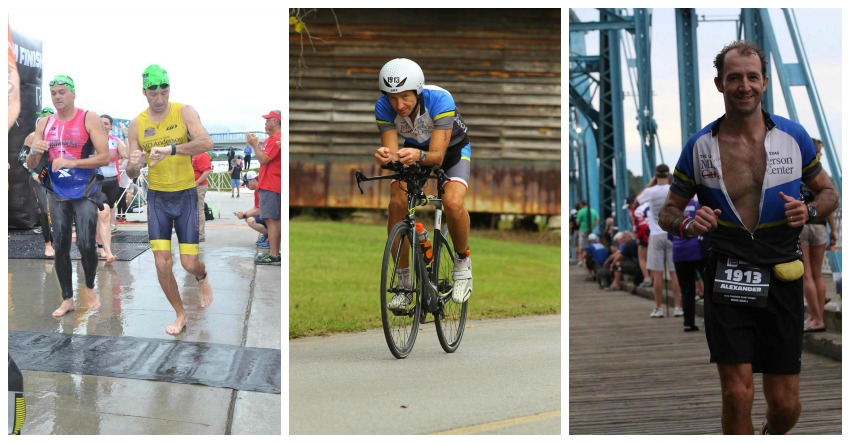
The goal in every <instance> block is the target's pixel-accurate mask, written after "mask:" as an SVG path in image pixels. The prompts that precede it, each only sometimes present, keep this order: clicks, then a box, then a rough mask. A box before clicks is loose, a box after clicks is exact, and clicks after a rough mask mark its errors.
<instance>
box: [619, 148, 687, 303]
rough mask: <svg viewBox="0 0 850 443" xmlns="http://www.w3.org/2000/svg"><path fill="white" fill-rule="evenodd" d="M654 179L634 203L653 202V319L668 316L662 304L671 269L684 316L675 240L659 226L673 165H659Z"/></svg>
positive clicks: (675, 295)
mask: <svg viewBox="0 0 850 443" xmlns="http://www.w3.org/2000/svg"><path fill="white" fill-rule="evenodd" d="M654 179H655V181H654V182H653V181H650V182H649V186H648V187H647V188H646V189H644V190H643V192H641V193H640V195H638V196H637V198H636V199H635V201H634V202H632V205H634V206H637V205H638V204H643V203H649V251H647V255H646V268H647V269H649V272H650V274H652V294H653V296H654V298H655V309H653V311H652V312H651V313H650V314H649V316H650V317H651V318H660V317H664V309H661V305H662V303H663V295H664V294H663V291H664V279H665V278H667V276H666V275H664V272H665V271H668V272H670V280H671V283H672V286H673V301H674V303H675V304H676V308H675V310H674V311H673V315H674V316H676V317H681V316H682V315H684V314H685V313H684V311H682V295H681V291H680V290H679V280H678V279H677V278H676V271H675V268H674V267H673V243H672V242H671V241H670V240H668V239H667V233H666V232H664V230H663V229H661V227H660V226H658V213H659V211H660V210H661V205H663V204H664V200H665V199H666V198H667V191H668V190H669V189H670V167H669V166H667V165H665V164H664V163H662V164H660V165H658V166H656V167H655V177H654ZM653 185H654V186H653Z"/></svg>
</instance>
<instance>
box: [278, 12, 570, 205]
mask: <svg viewBox="0 0 850 443" xmlns="http://www.w3.org/2000/svg"><path fill="white" fill-rule="evenodd" d="M334 13H335V16H336V20H338V22H335V20H334V15H332V14H331V12H330V10H321V9H320V10H318V12H317V13H316V14H314V15H311V16H309V17H308V18H307V19H306V20H305V22H306V23H307V26H308V30H309V33H310V35H311V36H312V37H313V41H312V44H311V43H310V42H309V39H308V36H307V33H306V32H302V33H300V34H299V33H297V32H295V31H294V29H293V27H292V26H290V43H289V45H290V46H289V54H290V61H289V63H290V79H289V80H290V89H289V93H290V97H289V152H290V205H291V206H296V207H297V206H312V207H341V208H385V207H386V205H387V201H388V196H389V191H388V188H387V186H386V185H380V186H379V185H378V184H377V182H372V183H368V184H365V185H364V188H365V189H364V190H365V191H366V194H365V195H363V196H361V195H360V192H359V191H358V189H357V185H356V183H355V182H354V178H353V171H355V170H357V169H362V170H363V171H364V173H367V174H378V173H379V172H380V171H379V170H378V169H377V168H376V167H375V162H374V157H373V153H374V151H375V149H376V148H377V147H378V146H379V145H380V136H379V133H378V130H377V126H376V125H375V114H374V105H375V100H377V99H378V97H379V95H380V92H379V91H378V88H377V83H378V72H379V71H380V68H381V66H383V64H384V63H386V62H387V61H388V60H390V59H392V58H397V57H404V58H410V59H412V60H415V61H416V62H417V63H419V65H420V66H421V67H422V69H423V71H424V72H425V82H426V84H433V85H437V86H440V87H443V88H445V89H447V90H448V91H450V92H451V93H452V95H453V97H454V98H455V102H456V104H457V106H458V111H459V112H460V114H461V115H462V116H463V118H464V121H465V122H466V124H467V126H468V127H469V137H470V140H471V142H472V178H471V182H470V192H469V194H468V196H467V201H466V203H467V207H468V209H469V210H470V211H471V212H492V213H517V214H560V210H561V208H560V202H561V196H560V189H561V169H560V159H561V21H560V10H557V9H547V10H541V9H511V10H493V9H488V10H477V9H452V10H435V9H421V10H417V9H406V10H389V9H373V10H365V9H335V10H334ZM337 23H338V28H337ZM340 33H341V36H340ZM319 39H321V40H319Z"/></svg>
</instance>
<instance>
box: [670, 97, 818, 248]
mask: <svg viewBox="0 0 850 443" xmlns="http://www.w3.org/2000/svg"><path fill="white" fill-rule="evenodd" d="M763 115H764V122H765V125H766V127H767V135H766V136H765V140H764V150H765V153H766V158H767V164H766V165H765V173H764V182H763V184H762V193H761V202H760V204H759V220H758V225H757V226H756V228H755V230H754V231H753V232H749V231H748V230H747V228H746V227H745V226H744V224H743V222H741V219H740V217H739V215H738V212H737V210H736V209H735V206H734V205H733V203H732V200H731V198H730V197H729V194H728V193H727V191H726V187H725V185H724V183H723V167H722V165H721V164H720V144H719V142H718V136H717V134H718V130H719V129H720V122H721V121H722V120H723V118H724V117H725V116H724V117H720V118H719V119H717V120H716V121H714V122H712V123H711V124H710V125H708V126H706V127H704V128H703V129H701V130H700V131H699V132H697V133H696V134H694V135H693V136H692V137H691V138H690V140H688V143H687V144H686V145H685V147H684V149H683V150H682V154H681V156H680V157H679V162H678V163H677V164H676V169H675V170H674V172H673V182H672V185H671V187H670V191H671V192H673V193H674V194H676V195H678V196H680V197H683V198H686V199H690V198H691V197H693V195H694V194H697V196H698V197H699V201H700V204H702V205H703V206H708V207H709V208H711V209H720V210H721V213H720V216H719V218H718V227H717V229H716V230H715V231H712V233H711V236H710V238H711V249H712V251H713V252H716V253H718V254H721V255H725V256H728V257H734V258H739V259H742V260H744V261H747V262H749V263H753V264H777V263H785V262H788V261H791V260H794V259H797V258H800V257H801V255H802V253H801V252H800V246H799V236H800V231H801V228H791V227H788V224H787V220H786V219H785V201H784V200H782V198H781V197H780V196H779V192H782V193H784V194H785V195H788V196H792V197H799V196H800V183H801V181H803V182H805V181H809V180H812V179H814V178H815V177H816V176H817V175H818V174H819V173H820V172H821V170H822V169H823V168H822V165H821V164H820V162H819V161H818V157H817V155H816V151H815V145H814V143H813V142H812V138H811V137H810V136H809V134H808V133H807V132H806V130H805V129H804V128H803V127H802V126H801V125H800V124H798V123H795V122H792V121H791V120H788V119H786V118H783V117H779V116H777V115H773V114H768V113H766V112H763Z"/></svg>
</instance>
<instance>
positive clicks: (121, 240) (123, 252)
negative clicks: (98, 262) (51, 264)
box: [9, 229, 150, 261]
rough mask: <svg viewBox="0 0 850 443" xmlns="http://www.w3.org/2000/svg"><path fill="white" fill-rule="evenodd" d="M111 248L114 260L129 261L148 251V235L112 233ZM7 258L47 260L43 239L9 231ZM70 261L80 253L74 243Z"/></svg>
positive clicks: (134, 232) (36, 235)
mask: <svg viewBox="0 0 850 443" xmlns="http://www.w3.org/2000/svg"><path fill="white" fill-rule="evenodd" d="M111 246H112V254H113V255H114V256H115V259H116V260H118V261H130V260H132V259H134V258H136V257H138V256H139V255H140V254H141V253H143V252H145V251H147V250H148V249H150V242H149V241H148V233H147V232H146V231H117V232H113V233H112V244H111ZM98 253H99V252H98ZM9 258H10V259H25V258H35V259H38V258H48V257H45V255H44V237H42V236H41V234H37V233H35V232H33V231H32V230H30V229H26V230H10V231H9ZM71 259H72V260H79V259H80V251H79V250H78V249H77V245H76V244H75V243H71Z"/></svg>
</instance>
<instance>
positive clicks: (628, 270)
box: [604, 231, 643, 291]
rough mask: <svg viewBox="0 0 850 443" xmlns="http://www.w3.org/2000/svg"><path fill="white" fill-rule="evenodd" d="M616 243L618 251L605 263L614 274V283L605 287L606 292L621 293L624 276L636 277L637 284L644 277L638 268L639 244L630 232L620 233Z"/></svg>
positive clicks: (617, 235)
mask: <svg viewBox="0 0 850 443" xmlns="http://www.w3.org/2000/svg"><path fill="white" fill-rule="evenodd" d="M614 243H615V244H617V245H618V249H617V251H616V252H614V253H613V254H612V255H611V256H610V257H609V258H608V260H606V261H605V267H607V268H608V269H610V270H611V271H612V272H613V273H614V281H613V282H611V285H609V286H607V287H605V288H604V289H605V290H606V291H619V290H620V288H621V287H622V281H623V275H624V274H630V275H634V278H635V279H636V280H635V284H636V285H637V284H639V283H640V281H638V280H639V279H640V278H642V277H643V274H642V273H641V272H640V266H638V242H637V240H636V239H635V238H634V237H633V235H632V233H631V232H629V231H623V232H618V233H617V234H616V235H615V236H614Z"/></svg>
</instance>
